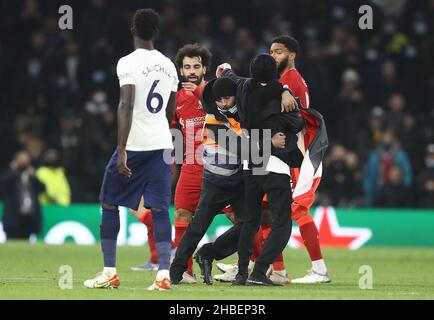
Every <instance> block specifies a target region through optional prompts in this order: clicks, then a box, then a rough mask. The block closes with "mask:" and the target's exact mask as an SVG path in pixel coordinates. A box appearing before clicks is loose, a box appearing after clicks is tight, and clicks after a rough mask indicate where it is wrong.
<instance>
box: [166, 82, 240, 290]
mask: <svg viewBox="0 0 434 320" xmlns="http://www.w3.org/2000/svg"><path fill="white" fill-rule="evenodd" d="M236 90H237V86H236V84H235V83H234V82H233V81H232V80H230V79H228V78H224V79H223V78H222V79H217V80H213V81H211V82H209V83H208V84H207V85H206V86H205V88H204V90H203V93H202V100H201V103H202V106H203V108H204V110H205V111H206V112H207V115H206V118H205V124H204V132H203V140H202V142H203V144H204V152H203V163H204V172H203V178H202V190H201V194H200V199H199V203H198V206H197V209H196V212H195V214H194V216H193V218H192V220H191V222H190V223H189V225H188V227H187V230H186V231H185V233H184V235H183V237H182V239H181V242H180V243H179V245H178V248H177V250H176V255H175V258H174V260H173V262H172V264H171V266H170V279H171V281H172V284H178V283H180V281H181V280H182V275H183V273H184V271H185V270H187V261H188V259H189V257H190V256H191V255H192V254H193V252H194V251H195V250H196V247H197V244H198V243H199V241H200V240H201V239H202V237H203V236H204V234H205V233H206V230H208V228H209V226H210V224H211V223H212V221H213V219H214V217H215V216H216V215H217V214H218V213H220V212H221V211H222V210H223V209H224V208H225V207H226V206H228V205H231V206H232V208H233V210H234V213H235V216H236V218H237V219H238V217H237V215H238V214H241V213H242V212H243V206H244V188H243V172H242V169H241V160H240V157H239V146H240V145H241V137H242V131H241V127H240V124H239V116H238V111H237V106H236V105H235V93H236ZM216 102H218V103H219V105H221V106H222V108H220V109H219V108H218V107H217V104H216ZM240 228H241V227H240V225H238V224H235V225H234V226H233V227H232V228H230V229H229V230H228V231H227V232H226V233H225V236H223V237H219V238H218V240H216V241H215V243H214V248H215V249H216V251H217V252H219V254H218V255H217V256H216V257H215V258H216V259H222V258H225V257H227V256H229V255H231V254H233V253H234V250H235V249H236V246H235V248H234V245H231V246H226V244H227V243H232V244H233V243H237V242H238V236H239V234H240ZM198 263H199V264H201V262H200V261H198ZM208 266H209V267H211V265H208ZM207 275H208V277H207V279H206V283H208V284H211V283H212V278H211V277H210V275H211V270H209V271H208V272H207Z"/></svg>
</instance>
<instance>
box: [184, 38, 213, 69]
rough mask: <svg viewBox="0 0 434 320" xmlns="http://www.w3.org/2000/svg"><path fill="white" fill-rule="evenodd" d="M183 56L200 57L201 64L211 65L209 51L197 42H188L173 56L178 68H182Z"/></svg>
mask: <svg viewBox="0 0 434 320" xmlns="http://www.w3.org/2000/svg"><path fill="white" fill-rule="evenodd" d="M185 57H190V58H192V57H200V58H201V62H202V65H203V66H204V67H207V68H209V67H210V65H211V57H212V54H211V52H210V51H209V50H208V49H207V48H205V47H202V46H201V45H199V44H198V43H189V44H186V45H185V46H183V47H182V48H180V49H179V50H178V52H177V53H176V57H175V62H176V65H177V66H178V68H180V69H181V68H182V61H183V60H184V58H185Z"/></svg>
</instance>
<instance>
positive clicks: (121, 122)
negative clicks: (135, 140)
mask: <svg viewBox="0 0 434 320" xmlns="http://www.w3.org/2000/svg"><path fill="white" fill-rule="evenodd" d="M132 120H133V105H132V104H126V103H124V102H122V101H121V102H120V103H119V106H118V150H119V151H124V150H125V148H126V146H127V141H128V135H129V134H130V130H131V123H132Z"/></svg>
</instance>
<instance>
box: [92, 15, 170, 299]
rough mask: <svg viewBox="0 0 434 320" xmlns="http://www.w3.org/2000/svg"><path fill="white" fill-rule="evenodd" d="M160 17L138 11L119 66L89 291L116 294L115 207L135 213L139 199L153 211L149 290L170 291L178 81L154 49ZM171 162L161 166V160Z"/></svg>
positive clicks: (117, 222) (168, 65) (116, 228)
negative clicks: (98, 257) (99, 258)
mask: <svg viewBox="0 0 434 320" xmlns="http://www.w3.org/2000/svg"><path fill="white" fill-rule="evenodd" d="M158 22H159V16H158V14H157V13H156V12H155V11H154V10H152V9H141V10H138V11H136V13H135V15H134V18H133V28H132V30H131V31H132V34H133V36H134V46H135V51H133V52H132V53H130V54H129V55H127V56H125V57H123V58H121V59H120V60H119V62H118V65H117V74H118V78H119V85H120V102H119V107H118V146H117V149H116V151H115V152H114V153H113V156H112V158H111V159H110V161H109V163H108V165H107V167H106V170H105V173H104V180H103V183H102V187H101V192H100V202H101V206H102V221H101V228H100V233H101V247H102V252H103V255H104V270H103V272H102V273H101V274H99V275H97V276H96V277H95V278H93V279H89V280H86V281H85V282H84V285H85V286H86V287H88V288H117V287H118V286H119V284H120V282H119V277H118V275H117V272H116V241H117V235H118V232H119V210H118V207H119V206H124V207H128V208H131V209H134V210H137V209H138V207H139V203H140V199H141V197H142V196H143V198H144V206H145V207H147V208H151V211H152V218H153V220H154V235H155V245H156V249H157V254H158V263H159V269H158V273H157V277H156V279H155V281H154V283H153V284H152V285H151V286H150V287H149V288H148V289H149V290H160V291H164V290H169V289H170V286H171V283H170V277H169V270H168V269H169V264H170V244H171V243H170V242H171V237H172V235H171V230H172V228H171V224H170V219H169V211H168V210H169V204H170V191H171V163H170V162H171V161H170V154H171V149H173V145H172V135H171V133H170V130H169V123H170V122H171V121H172V118H173V116H174V113H175V108H176V105H175V100H176V91H177V89H178V76H177V72H176V68H175V66H174V65H173V63H172V62H171V61H170V59H168V58H167V57H165V56H164V55H163V54H161V53H160V52H159V51H157V50H155V49H154V45H153V41H154V39H155V37H156V36H157V35H158ZM167 158H168V159H169V161H165V159H167Z"/></svg>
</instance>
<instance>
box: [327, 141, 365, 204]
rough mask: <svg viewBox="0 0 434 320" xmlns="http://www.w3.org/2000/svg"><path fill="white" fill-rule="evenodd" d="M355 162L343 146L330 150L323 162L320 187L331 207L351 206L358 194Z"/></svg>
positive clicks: (338, 145) (335, 146) (336, 146)
mask: <svg viewBox="0 0 434 320" xmlns="http://www.w3.org/2000/svg"><path fill="white" fill-rule="evenodd" d="M356 166H357V160H356V159H354V157H353V156H352V153H350V152H349V151H348V150H347V149H345V147H344V146H343V145H340V144H337V145H334V146H333V147H332V148H331V151H330V154H329V155H328V156H327V158H326V159H325V160H324V173H323V178H322V182H321V184H322V187H321V189H323V191H324V193H326V194H327V196H328V197H329V199H330V202H331V203H330V204H331V205H333V206H339V207H346V206H352V204H353V202H354V199H355V198H356V197H357V196H358V194H359V182H358V181H357V180H356V179H357V177H356V172H357V171H356V170H357V167H356Z"/></svg>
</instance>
